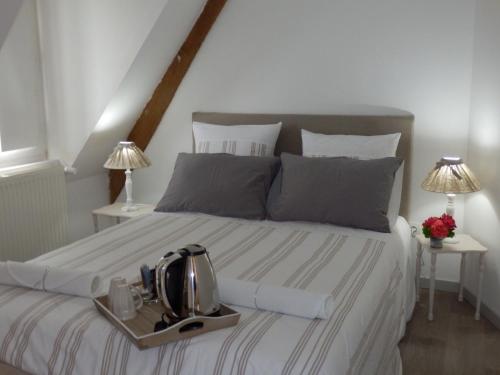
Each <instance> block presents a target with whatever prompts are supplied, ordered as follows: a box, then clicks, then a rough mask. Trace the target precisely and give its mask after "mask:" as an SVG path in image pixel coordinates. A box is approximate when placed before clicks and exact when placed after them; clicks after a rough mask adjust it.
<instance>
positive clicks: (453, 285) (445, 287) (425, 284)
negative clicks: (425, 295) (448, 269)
mask: <svg viewBox="0 0 500 375" xmlns="http://www.w3.org/2000/svg"><path fill="white" fill-rule="evenodd" d="M429 284H430V281H429V279H426V278H423V277H422V278H421V279H420V287H421V288H425V289H429ZM458 288H459V284H458V283H457V282H456V281H448V280H436V290H441V291H443V292H455V293H458Z"/></svg>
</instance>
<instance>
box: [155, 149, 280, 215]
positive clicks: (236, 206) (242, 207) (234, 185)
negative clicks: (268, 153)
mask: <svg viewBox="0 0 500 375" xmlns="http://www.w3.org/2000/svg"><path fill="white" fill-rule="evenodd" d="M279 163H280V160H279V158H274V157H257V156H234V155H229V154H185V153H181V154H179V155H178V157H177V161H176V163H175V169H174V173H173V175H172V179H171V180H170V183H169V184H168V188H167V191H166V192H165V195H164V196H163V198H162V199H161V200H160V202H159V203H158V205H157V207H156V211H160V212H178V211H185V212H202V213H206V214H211V215H218V216H229V217H238V218H245V219H264V218H265V217H266V198H267V193H268V191H269V188H270V186H271V182H272V180H273V178H274V176H275V174H276V173H277V171H278V170H279Z"/></svg>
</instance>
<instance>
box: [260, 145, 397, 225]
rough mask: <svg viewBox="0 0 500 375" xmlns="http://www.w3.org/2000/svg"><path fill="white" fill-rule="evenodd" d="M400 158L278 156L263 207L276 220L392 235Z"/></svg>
mask: <svg viewBox="0 0 500 375" xmlns="http://www.w3.org/2000/svg"><path fill="white" fill-rule="evenodd" d="M401 163H402V159H400V158H383V159H373V160H358V159H351V158H344V157H334V158H329V157H325V158H308V157H303V156H296V155H292V154H282V155H281V172H280V174H281V181H279V180H280V179H279V178H276V179H275V182H274V184H273V185H275V186H273V187H272V189H273V190H279V187H277V186H276V185H277V184H280V183H281V190H280V192H279V194H276V191H275V192H274V193H273V194H270V196H269V199H268V204H267V210H268V217H269V218H271V219H272V220H276V221H297V220H299V221H312V222H319V223H331V224H336V225H342V226H348V227H354V228H363V229H370V230H374V231H377V232H390V225H389V220H388V218H387V209H388V206H389V199H390V196H391V191H392V185H393V183H394V176H395V173H396V171H397V169H398V168H399V166H400V165H401Z"/></svg>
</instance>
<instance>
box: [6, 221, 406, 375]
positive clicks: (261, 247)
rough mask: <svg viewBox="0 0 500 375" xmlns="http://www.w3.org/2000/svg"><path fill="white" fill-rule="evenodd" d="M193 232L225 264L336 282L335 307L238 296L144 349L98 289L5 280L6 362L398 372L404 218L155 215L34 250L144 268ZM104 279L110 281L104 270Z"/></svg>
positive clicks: (269, 279)
mask: <svg viewBox="0 0 500 375" xmlns="http://www.w3.org/2000/svg"><path fill="white" fill-rule="evenodd" d="M187 243H200V244H202V245H204V246H206V247H207V248H208V249H209V252H210V256H211V259H212V262H213V264H214V266H215V268H216V271H217V272H218V274H221V275H224V276H227V277H236V278H238V279H242V280H251V281H256V282H260V283H268V284H271V285H280V286H287V287H293V288H300V289H307V290H310V291H318V292H328V293H331V294H332V295H333V296H334V298H335V306H336V307H335V311H334V313H333V315H332V317H331V318H330V319H328V320H307V319H302V318H298V317H294V316H287V315H281V314H278V313H273V312H267V311H258V310H252V309H247V308H240V307H236V309H237V310H239V311H241V313H242V317H241V320H240V323H239V324H238V325H237V326H235V327H232V328H228V329H224V330H220V331H215V332H211V333H208V334H205V335H201V336H197V337H194V338H191V339H188V340H184V341H178V342H175V343H171V344H168V345H164V346H161V347H158V348H154V349H149V350H146V351H139V350H137V349H136V348H135V347H134V346H133V345H132V344H131V343H130V341H129V340H128V339H127V338H126V337H125V336H124V335H122V334H121V333H120V332H119V331H118V330H116V329H115V328H114V327H113V326H112V325H111V324H109V323H108V322H107V321H106V320H105V319H104V318H103V317H101V316H100V315H99V313H98V312H97V310H96V309H95V308H94V307H93V304H92V302H91V301H90V300H86V299H83V298H77V297H71V296H66V295H57V294H50V293H45V292H39V291H34V290H28V289H22V288H13V287H7V286H1V285H0V361H2V362H5V363H8V364H11V365H13V366H15V367H17V368H20V369H23V370H25V371H27V372H30V373H33V374H68V375H69V374H81V375H87V374H89V375H90V374H103V375H104V374H325V375H326V374H328V375H339V374H383V375H387V374H397V373H399V372H400V369H401V368H400V365H401V364H400V357H399V352H398V350H397V343H398V341H399V339H400V338H401V336H402V334H403V332H404V327H405V322H406V318H407V316H408V314H409V313H410V311H411V308H412V303H413V297H414V295H413V289H412V281H413V277H412V274H411V271H410V269H411V266H410V265H411V263H410V255H409V254H410V249H409V229H408V224H407V223H406V222H405V221H404V220H403V219H402V218H400V219H399V221H398V225H397V228H396V231H395V233H393V234H380V233H374V232H369V231H363V230H352V229H345V228H339V227H334V226H327V225H307V224H278V223H271V222H251V221H243V220H234V219H227V218H216V217H211V216H206V215H187V214H152V215H150V216H146V217H142V218H140V219H133V220H130V221H128V222H126V223H124V224H121V225H118V226H115V227H112V228H110V229H108V230H106V231H103V232H100V233H98V234H96V235H94V236H92V237H89V238H86V239H83V240H81V241H79V242H76V243H75V244H72V245H69V246H66V247H64V248H62V249H59V250H56V251H54V252H51V253H49V254H46V255H44V256H42V257H40V258H37V259H35V260H34V262H39V263H43V264H47V265H51V266H61V267H71V268H75V269H84V270H93V271H100V272H102V275H105V276H106V277H107V278H108V279H109V278H110V277H113V276H117V275H121V276H125V277H127V278H129V279H130V278H134V277H136V276H138V268H139V266H140V265H141V264H143V263H148V264H149V265H151V266H152V265H153V264H155V262H156V261H157V260H158V259H159V257H160V256H161V255H163V254H164V253H166V252H167V251H170V250H175V249H177V248H179V247H181V246H183V245H185V244H187ZM105 285H107V280H106V279H105Z"/></svg>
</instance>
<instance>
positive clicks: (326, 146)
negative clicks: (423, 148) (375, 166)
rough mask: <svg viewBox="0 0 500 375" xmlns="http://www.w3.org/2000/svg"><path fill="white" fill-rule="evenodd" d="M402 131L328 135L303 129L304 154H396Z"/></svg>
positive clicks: (362, 156)
mask: <svg viewBox="0 0 500 375" xmlns="http://www.w3.org/2000/svg"><path fill="white" fill-rule="evenodd" d="M400 137H401V133H394V134H384V135H326V134H317V133H312V132H309V131H307V130H304V129H302V155H303V156H329V157H334V156H347V157H350V158H357V159H380V158H385V157H391V156H396V150H397V148H398V143H399V138H400Z"/></svg>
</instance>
